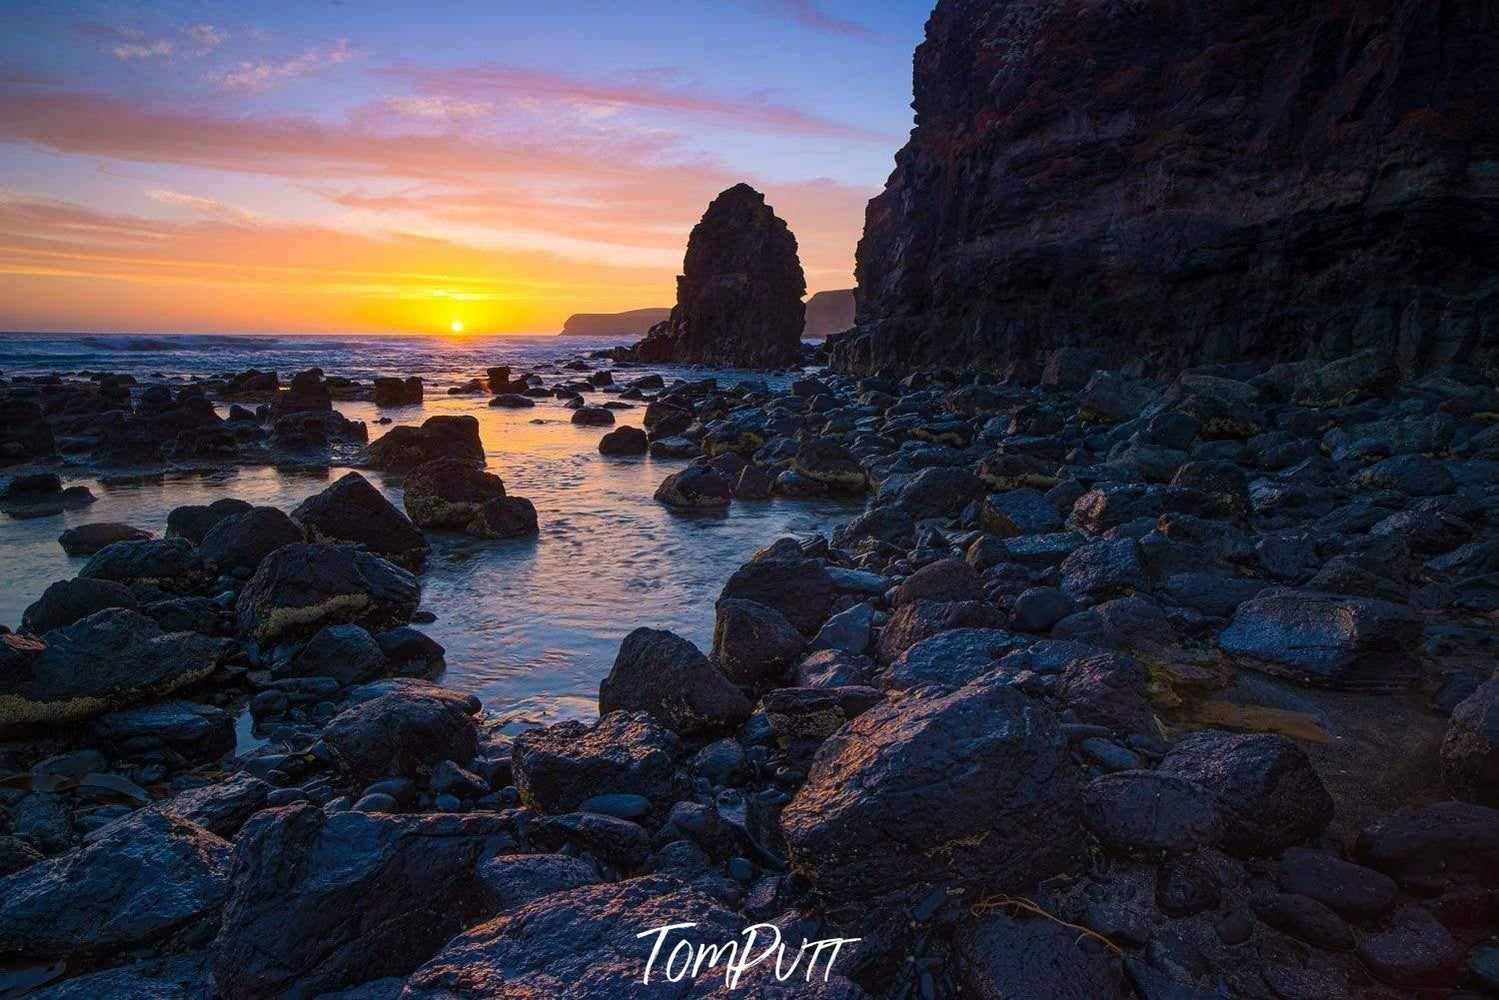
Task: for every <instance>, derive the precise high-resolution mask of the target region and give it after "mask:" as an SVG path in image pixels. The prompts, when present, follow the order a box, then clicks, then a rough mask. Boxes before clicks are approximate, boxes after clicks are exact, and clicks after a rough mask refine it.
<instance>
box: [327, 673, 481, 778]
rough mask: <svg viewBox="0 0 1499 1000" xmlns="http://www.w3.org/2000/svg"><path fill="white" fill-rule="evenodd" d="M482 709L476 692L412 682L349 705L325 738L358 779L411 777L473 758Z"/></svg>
mask: <svg viewBox="0 0 1499 1000" xmlns="http://www.w3.org/2000/svg"><path fill="white" fill-rule="evenodd" d="M477 711H478V702H477V701H476V700H475V699H474V697H473V696H472V695H464V694H459V693H458V692H456V691H449V690H447V689H446V688H440V687H437V686H436V685H431V684H415V683H409V684H405V685H402V686H401V687H398V688H396V689H394V690H392V691H389V692H387V693H385V694H382V695H379V696H377V697H375V698H371V699H370V700H368V701H365V702H362V703H360V704H358V705H355V706H354V707H352V708H346V709H344V710H343V711H342V712H340V713H339V714H338V715H336V716H334V717H333V721H331V722H329V723H328V727H327V728H326V729H325V730H323V742H325V743H326V744H328V747H329V748H330V749H331V750H332V751H333V752H334V753H335V754H336V755H337V757H338V760H339V761H340V762H341V763H342V764H343V766H344V767H345V768H347V769H348V770H349V771H350V773H352V774H353V775H354V777H355V779H356V780H360V781H374V780H375V779H377V778H383V777H386V776H388V775H400V776H406V777H411V776H415V775H417V774H421V773H424V772H428V771H430V770H431V769H432V768H433V767H435V766H436V765H437V764H439V763H441V762H442V761H444V760H452V761H457V762H458V763H460V764H466V763H468V762H469V761H470V760H472V759H473V756H474V754H475V753H477V752H478V748H479V737H478V728H477V726H476V725H475V723H474V719H473V715H474V713H475V712H477Z"/></svg>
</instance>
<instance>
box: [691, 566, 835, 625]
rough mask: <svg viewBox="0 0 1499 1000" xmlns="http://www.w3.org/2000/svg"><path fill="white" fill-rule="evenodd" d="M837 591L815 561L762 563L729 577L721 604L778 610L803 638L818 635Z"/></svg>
mask: <svg viewBox="0 0 1499 1000" xmlns="http://www.w3.org/2000/svg"><path fill="white" fill-rule="evenodd" d="M834 596H835V590H834V587H833V579H832V577H830V576H829V575H828V571H827V570H826V569H824V568H823V567H822V566H820V565H819V564H817V563H815V562H813V561H811V560H801V559H762V560H759V561H757V562H749V563H745V564H744V565H743V566H741V567H739V569H738V570H736V571H735V572H734V575H733V576H731V577H729V581H728V582H727V583H725V584H724V586H723V591H722V592H721V593H720V594H719V595H718V597H719V600H723V599H724V598H726V597H729V598H740V599H742V600H746V601H754V602H756V603H758V604H763V605H765V606H766V607H769V608H775V609H776V610H777V611H779V612H780V613H781V614H782V615H784V616H785V618H786V620H787V621H789V622H790V623H791V624H792V625H793V626H794V627H795V628H796V629H797V630H798V631H800V632H801V633H802V634H803V635H816V634H817V630H818V629H819V628H821V627H822V623H823V622H825V621H827V618H828V613H829V612H830V611H831V610H832V607H833V598H834Z"/></svg>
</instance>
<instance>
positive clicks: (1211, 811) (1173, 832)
mask: <svg viewBox="0 0 1499 1000" xmlns="http://www.w3.org/2000/svg"><path fill="white" fill-rule="evenodd" d="M1083 822H1084V823H1085V824H1086V825H1087V827H1088V829H1089V830H1091V831H1092V832H1093V835H1094V836H1095V837H1097V838H1098V840H1099V842H1100V843H1101V844H1103V846H1104V847H1105V848H1107V849H1108V850H1110V851H1113V852H1115V853H1117V854H1121V855H1124V856H1126V857H1128V856H1131V855H1136V854H1139V855H1145V856H1147V857H1159V856H1161V855H1164V854H1185V853H1189V852H1191V851H1196V850H1198V849H1200V848H1203V847H1211V846H1212V845H1213V844H1215V843H1217V841H1218V838H1219V837H1221V836H1222V835H1223V819H1222V817H1221V816H1220V814H1219V810H1218V806H1217V804H1216V803H1215V802H1214V801H1213V795H1212V793H1211V792H1209V791H1208V790H1207V789H1206V788H1203V787H1202V786H1201V785H1199V784H1197V783H1196V782H1194V781H1188V780H1187V779H1185V778H1179V777H1176V776H1174V775H1170V774H1161V773H1160V772H1158V771H1118V772H1115V773H1114V774H1105V775H1103V776H1102V777H1099V778H1094V779H1093V781H1092V782H1090V783H1089V784H1087V785H1085V786H1084V787H1083Z"/></svg>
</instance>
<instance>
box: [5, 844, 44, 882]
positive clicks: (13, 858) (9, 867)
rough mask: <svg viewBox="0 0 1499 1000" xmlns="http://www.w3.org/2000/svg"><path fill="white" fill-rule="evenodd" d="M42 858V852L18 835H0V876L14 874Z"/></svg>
mask: <svg viewBox="0 0 1499 1000" xmlns="http://www.w3.org/2000/svg"><path fill="white" fill-rule="evenodd" d="M40 860H42V852H41V851H38V850H37V849H36V848H35V847H32V846H31V845H30V844H28V843H27V842H26V841H24V840H22V839H21V838H19V837H12V836H3V837H0V878H4V877H5V876H6V875H14V874H15V873H16V872H18V871H20V870H21V869H23V868H29V867H31V866H32V865H34V864H36V863H37V862H38V861H40Z"/></svg>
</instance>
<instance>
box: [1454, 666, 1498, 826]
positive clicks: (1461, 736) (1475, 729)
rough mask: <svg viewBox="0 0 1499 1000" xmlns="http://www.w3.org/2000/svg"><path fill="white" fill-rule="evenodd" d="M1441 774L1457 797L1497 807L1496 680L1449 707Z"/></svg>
mask: <svg viewBox="0 0 1499 1000" xmlns="http://www.w3.org/2000/svg"><path fill="white" fill-rule="evenodd" d="M1442 777H1443V778H1445V779H1446V781H1447V787H1449V788H1451V789H1452V791H1453V793H1454V794H1455V795H1457V797H1458V798H1461V799H1466V800H1468V801H1469V802H1477V803H1479V804H1481V805H1486V806H1499V680H1490V681H1487V682H1485V683H1484V684H1482V685H1480V686H1479V688H1478V690H1476V691H1474V692H1473V693H1472V694H1471V695H1469V696H1468V697H1467V698H1465V699H1463V701H1462V702H1461V703H1460V704H1459V705H1458V706H1457V708H1455V709H1453V710H1452V721H1451V722H1450V723H1449V724H1448V726H1447V735H1446V736H1445V737H1443V739H1442Z"/></svg>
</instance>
